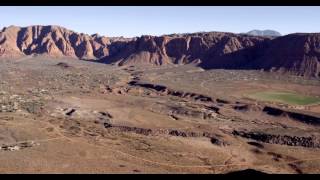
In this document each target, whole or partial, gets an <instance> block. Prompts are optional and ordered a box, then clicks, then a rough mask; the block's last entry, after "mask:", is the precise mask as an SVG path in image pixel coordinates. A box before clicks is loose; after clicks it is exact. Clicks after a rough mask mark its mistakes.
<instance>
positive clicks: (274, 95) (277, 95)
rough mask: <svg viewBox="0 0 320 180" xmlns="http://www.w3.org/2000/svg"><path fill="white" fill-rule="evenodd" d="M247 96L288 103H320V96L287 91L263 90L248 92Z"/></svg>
mask: <svg viewBox="0 0 320 180" xmlns="http://www.w3.org/2000/svg"><path fill="white" fill-rule="evenodd" d="M248 96H249V98H253V99H257V100H261V101H269V102H280V103H284V104H290V105H309V104H317V103H320V98H318V97H312V96H304V95H299V94H295V93H289V92H277V91H264V92H257V93H253V94H249V95H248Z"/></svg>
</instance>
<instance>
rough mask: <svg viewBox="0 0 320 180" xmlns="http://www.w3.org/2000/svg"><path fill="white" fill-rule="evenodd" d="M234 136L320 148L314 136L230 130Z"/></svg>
mask: <svg viewBox="0 0 320 180" xmlns="http://www.w3.org/2000/svg"><path fill="white" fill-rule="evenodd" d="M232 134H233V135H235V136H241V137H244V138H248V139H253V140H256V141H260V142H264V143H270V144H280V145H288V146H302V147H308V148H320V141H319V139H318V138H316V137H311V136H310V137H299V136H289V135H274V134H266V133H262V132H245V131H236V130H234V131H233V132H232Z"/></svg>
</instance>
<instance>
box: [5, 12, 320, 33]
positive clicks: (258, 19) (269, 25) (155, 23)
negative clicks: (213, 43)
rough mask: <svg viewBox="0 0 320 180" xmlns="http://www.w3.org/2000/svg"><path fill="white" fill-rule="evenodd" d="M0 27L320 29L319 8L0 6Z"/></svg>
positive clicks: (126, 30) (168, 30) (95, 30)
mask: <svg viewBox="0 0 320 180" xmlns="http://www.w3.org/2000/svg"><path fill="white" fill-rule="evenodd" d="M0 17H1V21H0V27H6V26H9V25H17V26H29V25H60V26H63V27H66V28H68V29H71V30H74V31H77V32H83V33H87V34H93V33H99V34H101V35H106V36H124V37H133V36H140V35H143V34H149V35H163V34H170V33H188V32H199V31H226V32H234V33H241V32H247V31H249V30H252V29H274V30H277V31H279V32H280V33H282V34H289V33H294V32H320V7H306V6H304V7H272V6H271V7H245V6H239V7H223V6H217V7H204V6H203V7H202V6H195V7H192V6H178V7H173V6H172V7H165V6H161V7H156V6H155V7H152V6H144V7H137V6H132V7H120V6H119V7H94V6H89V7H85V6H78V7H77V6H75V7H59V6H56V7H45V6H43V7H41V6H38V7H30V6H29V7H27V6H26V7H22V6H21V7H0Z"/></svg>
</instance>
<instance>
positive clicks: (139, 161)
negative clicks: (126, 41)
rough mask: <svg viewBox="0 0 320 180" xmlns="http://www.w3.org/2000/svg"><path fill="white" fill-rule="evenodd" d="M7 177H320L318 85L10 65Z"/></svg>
mask: <svg viewBox="0 0 320 180" xmlns="http://www.w3.org/2000/svg"><path fill="white" fill-rule="evenodd" d="M0 78H1V82H0V90H1V91H0V124H1V125H0V144H1V149H0V161H1V166H0V172H1V173H12V172H14V173H17V172H18V173H229V172H233V171H241V170H245V169H255V170H257V171H261V172H265V173H320V170H319V166H320V158H319V155H320V133H319V132H320V131H319V125H320V111H319V110H320V106H319V105H318V104H317V103H310V104H304V105H299V104H298V105H297V104H286V103H281V102H277V101H264V100H260V99H255V98H253V96H251V95H252V94H254V93H257V92H266V91H273V92H290V93H294V94H297V96H298V95H300V96H307V97H313V98H314V99H316V98H319V97H320V91H319V88H320V82H319V80H317V79H312V78H305V77H300V76H291V75H288V74H280V73H270V72H264V71H257V70H222V69H214V70H204V69H202V68H200V67H197V66H195V65H193V64H188V65H174V64H169V65H164V66H152V65H144V66H135V65H124V66H113V65H109V64H105V63H99V62H91V61H84V60H78V59H73V58H52V57H46V56H25V57H22V58H14V59H12V58H10V59H5V58H4V59H1V61H0Z"/></svg>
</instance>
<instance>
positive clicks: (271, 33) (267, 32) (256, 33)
mask: <svg viewBox="0 0 320 180" xmlns="http://www.w3.org/2000/svg"><path fill="white" fill-rule="evenodd" d="M246 34H248V35H252V36H281V34H280V33H279V32H277V31H274V30H252V31H249V32H247V33H246Z"/></svg>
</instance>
